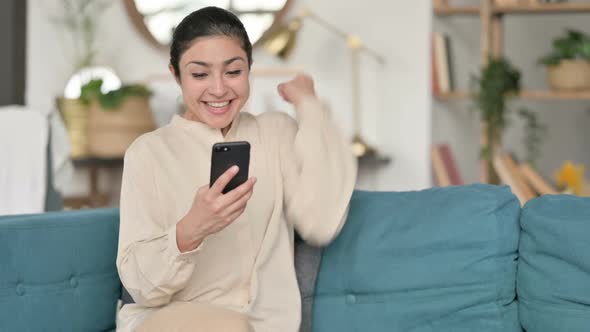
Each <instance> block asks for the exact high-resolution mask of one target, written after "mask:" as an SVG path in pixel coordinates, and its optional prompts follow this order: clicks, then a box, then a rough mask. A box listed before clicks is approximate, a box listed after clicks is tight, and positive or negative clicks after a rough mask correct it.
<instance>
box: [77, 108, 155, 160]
mask: <svg viewBox="0 0 590 332" xmlns="http://www.w3.org/2000/svg"><path fill="white" fill-rule="evenodd" d="M154 128H155V125H154V119H153V115H152V112H151V110H150V106H149V97H135V96H132V97H127V98H126V99H125V101H124V102H123V103H122V104H121V105H120V106H119V107H118V108H116V109H103V108H102V107H101V106H100V104H99V103H98V102H93V103H92V104H91V107H90V122H89V141H88V150H89V152H90V154H91V155H92V156H96V157H101V158H119V157H122V156H123V155H125V151H126V150H127V148H128V147H129V145H131V143H133V141H134V140H135V139H136V138H137V137H139V136H140V135H142V134H144V133H146V132H149V131H152V130H154Z"/></svg>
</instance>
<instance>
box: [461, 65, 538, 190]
mask: <svg viewBox="0 0 590 332" xmlns="http://www.w3.org/2000/svg"><path fill="white" fill-rule="evenodd" d="M520 77H521V74H520V72H519V71H518V70H517V69H516V68H514V67H513V66H512V65H511V64H510V62H509V61H508V60H507V59H505V58H501V57H500V58H490V59H489V60H488V63H487V65H486V66H485V67H483V68H482V70H481V73H480V74H479V76H473V77H472V91H473V92H472V100H473V107H472V108H473V109H474V110H475V111H477V112H479V113H480V115H481V119H482V121H483V127H484V128H483V130H484V136H485V142H486V144H485V145H484V146H483V147H482V151H481V158H482V159H483V160H484V161H485V164H486V166H487V170H488V173H487V178H488V182H490V183H499V178H498V175H497V174H496V172H495V171H494V166H493V159H494V155H495V154H496V153H497V152H498V151H497V150H498V149H499V147H500V146H501V142H502V134H503V132H504V129H506V127H507V126H508V124H509V122H510V119H509V113H510V109H509V107H508V104H509V102H510V99H511V98H513V97H514V96H516V95H517V94H518V93H519V92H520ZM519 114H520V115H521V116H522V117H523V118H524V119H525V136H524V145H525V147H526V150H527V156H526V158H525V159H527V161H528V162H530V163H531V164H533V165H534V163H535V160H536V158H537V157H538V155H539V145H540V143H541V136H542V132H543V131H544V130H545V127H544V125H542V124H541V123H540V122H539V121H538V119H537V116H536V114H535V113H533V112H531V111H529V110H527V109H521V110H520V112H519Z"/></svg>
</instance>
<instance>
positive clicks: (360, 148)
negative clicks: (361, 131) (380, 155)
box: [351, 135, 377, 158]
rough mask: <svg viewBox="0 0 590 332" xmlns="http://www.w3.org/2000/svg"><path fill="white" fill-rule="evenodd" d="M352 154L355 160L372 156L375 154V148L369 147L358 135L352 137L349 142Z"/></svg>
mask: <svg viewBox="0 0 590 332" xmlns="http://www.w3.org/2000/svg"><path fill="white" fill-rule="evenodd" d="M351 148H352V153H353V154H354V155H355V156H356V157H357V158H362V157H367V156H373V155H376V154H377V151H376V150H375V148H373V147H372V146H370V145H369V144H368V143H367V142H365V140H364V139H363V138H362V137H361V136H360V135H354V137H353V138H352V142H351Z"/></svg>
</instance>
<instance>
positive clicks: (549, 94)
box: [434, 90, 590, 101]
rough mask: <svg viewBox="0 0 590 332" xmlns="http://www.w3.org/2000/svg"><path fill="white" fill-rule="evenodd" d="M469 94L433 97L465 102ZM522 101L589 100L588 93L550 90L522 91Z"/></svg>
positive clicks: (456, 92) (589, 91) (457, 92)
mask: <svg viewBox="0 0 590 332" xmlns="http://www.w3.org/2000/svg"><path fill="white" fill-rule="evenodd" d="M468 97H469V93H468V92H466V91H453V92H449V93H443V94H440V95H437V96H434V98H436V100H439V101H459V100H466V99H468ZM518 98H520V99H524V100H547V101H550V100H590V90H588V91H551V90H524V91H522V92H521V93H520V95H519V96H518Z"/></svg>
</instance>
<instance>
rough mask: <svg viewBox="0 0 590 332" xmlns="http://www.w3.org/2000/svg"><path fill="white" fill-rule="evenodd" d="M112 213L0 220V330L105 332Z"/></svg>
mask: <svg viewBox="0 0 590 332" xmlns="http://www.w3.org/2000/svg"><path fill="white" fill-rule="evenodd" d="M118 233H119V212H118V210H116V209H98V210H97V209H93V210H80V211H68V212H51V213H44V214H36V215H20V216H14V217H2V218H0V331H23V332H26V331H108V330H112V329H114V328H115V314H116V306H117V300H118V299H119V297H120V295H121V283H120V281H119V277H118V274H117V269H116V265H115V261H116V257H117V242H118Z"/></svg>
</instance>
